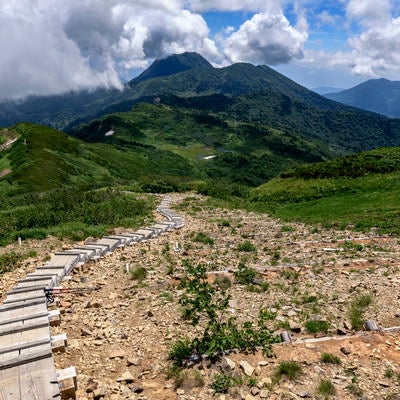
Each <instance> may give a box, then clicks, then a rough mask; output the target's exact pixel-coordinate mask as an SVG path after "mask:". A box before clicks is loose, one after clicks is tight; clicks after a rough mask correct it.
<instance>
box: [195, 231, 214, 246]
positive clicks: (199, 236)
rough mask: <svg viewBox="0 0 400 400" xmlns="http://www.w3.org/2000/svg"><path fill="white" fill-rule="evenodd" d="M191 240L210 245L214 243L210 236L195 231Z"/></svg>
mask: <svg viewBox="0 0 400 400" xmlns="http://www.w3.org/2000/svg"><path fill="white" fill-rule="evenodd" d="M193 240H194V241H195V242H199V243H204V244H209V245H210V246H212V245H213V244H214V239H212V238H211V237H210V236H208V235H206V234H205V233H203V232H199V233H197V234H196V235H195V236H194V238H193Z"/></svg>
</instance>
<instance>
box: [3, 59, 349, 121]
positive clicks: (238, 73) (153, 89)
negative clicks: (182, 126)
mask: <svg viewBox="0 0 400 400" xmlns="http://www.w3.org/2000/svg"><path fill="white" fill-rule="evenodd" d="M266 90H269V91H272V92H277V93H281V94H283V95H285V96H288V97H290V98H294V99H296V100H299V101H303V102H305V103H307V104H309V105H312V106H314V107H318V108H322V109H329V110H338V111H349V109H348V108H347V107H346V106H342V105H341V104H338V103H335V102H332V101H330V100H328V99H327V98H325V97H323V96H320V95H318V94H317V93H314V92H312V91H310V90H308V89H306V88H305V87H303V86H301V85H299V84H297V83H296V82H294V81H292V80H290V79H289V78H287V77H285V76H284V75H282V74H280V73H278V72H277V71H275V70H273V69H272V68H269V67H268V66H265V65H263V66H254V65H251V64H246V63H238V64H233V65H230V66H228V67H224V68H214V67H212V65H211V64H210V63H209V62H208V61H207V60H205V59H204V58H203V57H202V56H200V55H199V54H196V53H183V54H179V55H172V56H170V57H167V58H165V59H163V60H156V61H155V62H154V63H153V64H152V65H151V66H150V67H149V68H148V69H147V70H146V71H144V72H143V73H142V74H141V75H139V76H138V77H137V78H135V79H132V80H131V81H130V82H128V84H126V85H125V88H124V90H122V91H119V90H105V89H98V90H96V91H82V92H71V93H67V94H64V95H59V96H44V97H39V96H33V97H30V98H28V99H26V100H25V101H20V102H5V103H2V104H0V126H10V125H12V124H14V123H17V122H20V121H29V122H34V123H38V124H43V125H50V126H52V127H55V128H57V129H65V128H66V127H68V126H71V127H72V126H74V125H77V124H78V123H80V122H87V121H89V120H91V119H93V118H98V117H100V116H102V115H105V114H109V113H112V112H117V111H129V110H130V109H131V108H132V106H133V105H134V104H136V103H137V102H139V101H143V100H144V101H151V99H153V98H154V97H157V96H160V95H165V94H167V95H175V96H179V97H182V98H187V97H194V96H208V95H213V94H223V95H227V96H240V95H244V94H253V93H261V92H263V91H266Z"/></svg>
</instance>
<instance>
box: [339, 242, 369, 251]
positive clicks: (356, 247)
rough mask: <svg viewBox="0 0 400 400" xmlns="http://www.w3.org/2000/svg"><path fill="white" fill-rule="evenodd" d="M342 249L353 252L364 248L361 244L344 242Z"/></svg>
mask: <svg viewBox="0 0 400 400" xmlns="http://www.w3.org/2000/svg"><path fill="white" fill-rule="evenodd" d="M343 248H344V249H348V250H354V251H362V250H363V249H364V246H363V245H362V244H358V243H353V242H350V241H347V240H346V241H345V242H344V243H343Z"/></svg>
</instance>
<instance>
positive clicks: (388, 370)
mask: <svg viewBox="0 0 400 400" xmlns="http://www.w3.org/2000/svg"><path fill="white" fill-rule="evenodd" d="M393 376H394V371H393V370H392V368H386V370H385V378H388V379H391V378H393Z"/></svg>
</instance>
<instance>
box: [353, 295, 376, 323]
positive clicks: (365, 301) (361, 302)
mask: <svg viewBox="0 0 400 400" xmlns="http://www.w3.org/2000/svg"><path fill="white" fill-rule="evenodd" d="M372 301H373V298H372V296H371V295H370V294H362V295H359V296H357V297H356V298H355V299H354V300H353V301H352V302H351V304H350V307H349V310H348V315H349V319H350V322H351V326H352V328H353V329H362V327H363V325H364V320H363V318H362V316H363V313H364V311H365V309H366V308H367V307H368V306H369V305H370V304H371V303H372Z"/></svg>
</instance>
